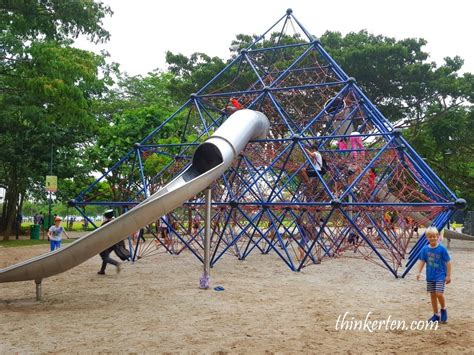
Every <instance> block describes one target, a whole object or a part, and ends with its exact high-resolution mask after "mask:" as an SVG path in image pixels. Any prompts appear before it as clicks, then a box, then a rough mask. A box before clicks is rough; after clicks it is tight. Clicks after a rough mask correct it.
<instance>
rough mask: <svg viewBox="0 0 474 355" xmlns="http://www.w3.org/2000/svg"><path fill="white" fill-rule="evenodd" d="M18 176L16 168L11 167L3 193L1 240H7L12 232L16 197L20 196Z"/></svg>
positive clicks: (15, 213) (15, 211)
mask: <svg viewBox="0 0 474 355" xmlns="http://www.w3.org/2000/svg"><path fill="white" fill-rule="evenodd" d="M18 180H19V179H18V174H17V170H16V167H12V170H11V173H10V178H9V179H8V186H7V187H6V192H5V202H4V204H5V206H4V214H3V217H2V223H3V225H2V229H3V240H9V238H10V235H11V234H12V232H13V231H14V226H15V223H16V217H17V212H18V210H17V206H18V197H19V194H20V191H19V185H20V181H18Z"/></svg>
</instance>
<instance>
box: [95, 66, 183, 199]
mask: <svg viewBox="0 0 474 355" xmlns="http://www.w3.org/2000/svg"><path fill="white" fill-rule="evenodd" d="M173 79H174V75H173V74H171V73H161V72H152V73H149V74H148V76H146V77H142V76H133V77H129V76H121V77H119V79H118V82H117V88H116V89H114V90H111V91H110V92H109V93H108V95H106V96H105V97H104V98H103V99H102V100H101V101H100V104H99V105H98V107H97V115H98V117H99V119H100V121H101V125H100V127H99V129H98V132H97V139H96V140H95V141H94V143H93V144H90V146H89V147H88V149H87V150H86V157H87V158H86V159H87V160H88V161H89V162H90V163H91V170H93V171H98V172H100V173H102V174H105V173H106V172H107V170H108V169H109V168H110V167H111V166H112V165H113V164H114V163H115V162H117V161H118V160H120V159H121V158H122V157H123V156H124V155H125V154H126V153H127V152H128V151H130V149H133V146H134V144H135V143H140V142H141V141H142V140H143V138H144V137H146V136H147V135H148V134H150V133H151V132H152V131H153V129H155V128H156V127H157V126H159V125H160V124H161V123H162V122H163V121H164V120H165V119H167V118H168V117H169V116H170V115H171V114H172V113H173V112H174V111H175V110H176V109H177V107H178V101H177V100H176V99H175V97H174V96H173V95H172V94H171V88H172V87H173V85H172V80H173ZM178 125H179V124H178V123H177V122H176V120H175V121H173V122H170V123H169V124H167V125H165V126H164V127H163V129H162V130H160V131H159V133H158V134H157V136H156V139H155V140H154V141H153V144H163V143H179V138H177V137H175V135H176V131H177V130H178ZM142 159H143V160H144V161H145V163H144V164H145V174H146V177H148V178H150V177H152V176H154V175H155V174H156V172H157V171H159V170H161V169H162V168H163V167H164V166H165V165H166V164H167V163H168V162H169V159H166V158H163V157H156V156H153V155H147V157H146V158H145V156H143V157H142ZM130 173H131V166H130V165H128V164H123V165H122V166H120V167H119V168H117V169H115V170H113V171H112V172H111V173H110V174H108V175H107V183H108V187H109V189H110V190H109V191H105V190H102V191H97V190H94V192H93V193H94V194H95V195H96V196H99V195H100V197H98V199H106V200H107V199H108V200H116V201H122V200H124V199H127V198H128V197H127V196H124V195H123V193H128V191H123V190H122V189H121V186H122V185H124V179H126V177H127V176H128V175H129V174H130ZM136 179H139V176H136Z"/></svg>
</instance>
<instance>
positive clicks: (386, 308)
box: [0, 240, 474, 354]
mask: <svg viewBox="0 0 474 355" xmlns="http://www.w3.org/2000/svg"><path fill="white" fill-rule="evenodd" d="M46 251H47V246H35V247H23V248H8V249H7V248H0V267H5V266H7V265H10V264H13V263H15V262H18V261H21V260H25V259H27V258H29V257H32V256H35V255H38V254H41V253H43V252H46ZM450 252H451V254H452V257H453V264H454V265H453V281H452V284H450V285H448V286H447V291H446V297H447V301H448V310H449V323H448V324H445V325H440V326H439V328H438V329H437V330H425V331H420V330H386V329H385V326H382V329H380V330H375V331H374V332H370V331H368V330H337V329H336V322H337V320H338V317H339V316H341V317H342V316H343V315H344V314H345V313H346V312H349V313H347V315H346V320H352V317H354V320H364V319H365V318H366V317H367V314H369V312H371V313H370V315H369V318H368V320H370V321H374V320H377V321H381V320H387V319H389V317H390V320H400V321H405V322H406V323H407V324H408V325H410V324H411V322H412V321H414V320H420V319H421V320H425V319H426V318H428V317H429V316H430V315H431V307H430V303H429V302H430V301H429V295H428V294H427V293H426V292H425V282H424V281H423V282H421V281H420V282H417V281H416V280H415V278H414V273H411V274H410V275H409V277H408V278H406V279H395V278H393V277H392V276H391V274H390V273H389V272H388V271H386V270H384V269H381V268H380V267H378V266H375V265H373V264H372V263H370V262H367V261H363V260H356V259H333V260H326V261H324V262H323V263H322V264H321V265H314V266H310V267H307V268H305V269H303V271H302V272H300V273H294V272H291V271H290V270H289V269H288V268H287V267H286V266H285V265H284V264H283V263H282V262H281V261H280V260H279V259H278V258H277V256H275V255H257V254H254V255H251V256H250V258H249V259H247V260H246V261H238V260H236V259H234V258H233V257H231V256H227V257H225V258H224V259H223V260H221V261H220V262H219V263H218V264H217V265H216V267H215V268H214V269H213V270H212V275H211V276H212V277H211V284H212V287H215V286H222V287H224V288H225V290H224V291H220V292H217V291H214V290H213V289H210V290H206V291H204V290H200V289H199V288H198V284H199V277H200V276H201V273H202V266H201V265H200V264H199V263H198V261H197V259H196V258H195V257H193V256H192V255H191V254H189V253H188V254H184V255H183V254H182V255H179V256H173V255H166V254H159V255H155V256H153V257H150V258H145V259H142V260H140V261H139V262H137V263H134V264H132V263H127V264H124V267H123V271H122V272H121V273H120V274H116V273H115V270H114V269H113V268H110V269H108V274H107V275H106V276H99V275H97V274H96V272H97V270H98V268H99V265H100V258H99V257H95V258H93V259H91V260H89V261H87V262H86V263H84V264H82V265H80V266H78V267H76V268H74V269H72V270H70V271H68V272H66V273H64V274H61V275H57V276H55V277H51V278H49V279H47V280H45V281H44V282H43V288H44V299H43V301H41V302H36V301H35V287H34V283H33V282H19V283H10V284H0V353H70V352H76V353H83V352H86V353H96V352H108V353H117V352H122V353H124V352H127V353H129V352H133V353H252V354H259V353H300V352H303V353H348V354H349V353H350V354H352V353H374V352H383V353H406V352H422V353H432V352H442V353H452V354H459V353H473V352H474V311H473V309H474V279H473V276H474V272H473V270H474V260H473V255H474V243H470V242H465V241H457V240H455V241H453V242H452V243H451V250H450ZM339 324H340V323H339ZM367 324H371V326H373V323H367ZM347 326H348V325H347Z"/></svg>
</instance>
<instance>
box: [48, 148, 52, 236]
mask: <svg viewBox="0 0 474 355" xmlns="http://www.w3.org/2000/svg"><path fill="white" fill-rule="evenodd" d="M49 175H50V176H52V175H53V143H51V160H50V161H49ZM48 200H49V201H48V202H49V206H48V229H49V227H51V225H52V223H51V202H52V201H51V189H50V190H49V199H48Z"/></svg>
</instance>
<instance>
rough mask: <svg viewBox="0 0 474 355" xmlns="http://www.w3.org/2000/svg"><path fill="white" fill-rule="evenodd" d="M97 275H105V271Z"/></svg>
mask: <svg viewBox="0 0 474 355" xmlns="http://www.w3.org/2000/svg"><path fill="white" fill-rule="evenodd" d="M97 275H105V271H99V272H98V273H97Z"/></svg>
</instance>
